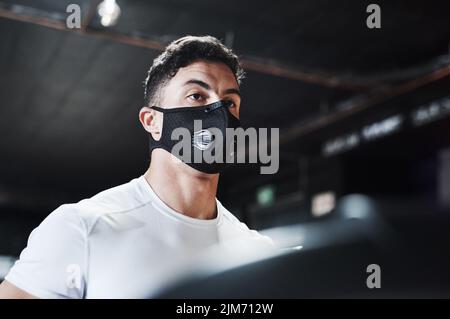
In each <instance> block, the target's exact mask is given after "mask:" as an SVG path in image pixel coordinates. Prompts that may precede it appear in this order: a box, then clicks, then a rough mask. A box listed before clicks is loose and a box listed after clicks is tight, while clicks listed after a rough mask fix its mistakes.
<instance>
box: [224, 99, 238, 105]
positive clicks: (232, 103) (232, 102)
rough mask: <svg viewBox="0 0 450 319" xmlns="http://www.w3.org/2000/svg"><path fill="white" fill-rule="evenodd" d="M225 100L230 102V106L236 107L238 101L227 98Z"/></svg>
mask: <svg viewBox="0 0 450 319" xmlns="http://www.w3.org/2000/svg"><path fill="white" fill-rule="evenodd" d="M225 102H230V103H231V105H230V107H236V103H235V102H234V101H233V100H225Z"/></svg>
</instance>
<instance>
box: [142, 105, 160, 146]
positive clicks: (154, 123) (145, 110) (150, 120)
mask: <svg viewBox="0 0 450 319" xmlns="http://www.w3.org/2000/svg"><path fill="white" fill-rule="evenodd" d="M161 118H162V116H158V115H157V112H156V111H155V110H153V109H151V108H149V107H148V106H144V107H142V108H141V110H140V111H139V121H140V122H141V124H142V126H143V127H144V130H146V131H147V132H149V133H150V134H152V137H153V139H155V140H157V141H158V140H159V139H160V138H161V131H162V123H161V122H162V121H161Z"/></svg>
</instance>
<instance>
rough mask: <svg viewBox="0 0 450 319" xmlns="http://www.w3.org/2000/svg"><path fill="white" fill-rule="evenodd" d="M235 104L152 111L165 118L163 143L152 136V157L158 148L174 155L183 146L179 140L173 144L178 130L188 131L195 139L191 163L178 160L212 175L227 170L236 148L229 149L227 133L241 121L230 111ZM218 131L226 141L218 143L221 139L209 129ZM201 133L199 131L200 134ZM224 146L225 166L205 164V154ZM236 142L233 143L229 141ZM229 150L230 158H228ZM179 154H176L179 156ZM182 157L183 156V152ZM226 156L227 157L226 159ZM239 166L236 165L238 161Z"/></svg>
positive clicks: (192, 140)
mask: <svg viewBox="0 0 450 319" xmlns="http://www.w3.org/2000/svg"><path fill="white" fill-rule="evenodd" d="M231 105H232V102H229V101H218V102H215V103H211V104H208V105H204V106H198V107H179V108H171V109H164V108H160V107H157V106H152V107H151V108H152V109H154V110H156V111H159V112H161V113H163V114H164V119H163V128H162V132H161V138H160V140H159V141H156V140H155V139H153V137H152V135H151V134H150V154H151V153H152V151H153V150H154V149H155V148H162V149H164V150H166V151H167V152H169V153H172V150H173V147H174V146H175V145H176V144H177V143H179V142H180V141H179V140H172V138H171V136H172V132H173V131H174V130H175V129H177V128H185V129H187V130H188V131H189V133H190V137H191V145H190V146H191V147H190V149H191V156H190V157H191V158H190V161H183V158H185V157H186V156H182V157H183V158H182V157H180V156H178V154H174V155H175V156H177V157H178V158H179V159H180V160H182V161H183V162H184V163H185V164H187V165H189V166H191V167H192V168H194V169H196V170H198V171H201V172H203V173H208V174H216V173H219V172H221V171H222V170H223V168H224V167H225V166H226V165H227V162H229V161H230V160H229V159H230V158H232V157H233V154H235V152H233V150H234V146H232V147H231V146H230V145H228V146H227V143H226V142H227V141H228V140H227V139H226V129H227V128H238V127H240V126H241V125H240V121H239V119H237V118H236V117H235V116H234V115H233V114H231V112H230V110H229V107H230V106H231ZM194 120H201V121H202V122H201V123H202V125H201V129H200V130H198V128H197V127H194ZM210 128H216V129H218V130H220V132H221V133H222V134H221V135H222V141H218V140H217V136H215V135H214V133H213V132H212V131H210V130H208V129H210ZM196 129H197V130H196ZM218 142H219V144H218V145H221V147H220V152H221V153H222V154H221V155H222V157H221V158H222V159H223V160H222V162H212V163H208V162H206V161H205V160H204V157H203V152H205V151H208V152H211V148H214V143H218ZM228 142H233V141H228ZM227 150H228V151H229V154H227ZM175 153H176V152H175ZM181 155H183V154H182V152H181ZM223 155H225V156H223ZM199 158H200V159H201V161H200V162H197V163H196V162H195V161H194V159H199ZM234 162H235V161H234Z"/></svg>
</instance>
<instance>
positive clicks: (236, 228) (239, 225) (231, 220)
mask: <svg viewBox="0 0 450 319" xmlns="http://www.w3.org/2000/svg"><path fill="white" fill-rule="evenodd" d="M218 205H220V208H219V209H221V212H222V218H223V222H224V223H226V224H228V226H229V227H230V228H232V229H233V232H234V233H235V236H236V235H237V237H238V238H239V239H246V240H249V241H251V242H254V243H257V244H261V245H263V246H269V247H271V248H274V247H275V245H274V243H273V241H272V239H270V237H268V236H264V235H262V234H260V233H259V232H258V231H256V230H253V229H250V228H249V227H248V226H247V225H246V224H245V223H243V222H241V221H240V220H239V219H238V218H237V217H236V216H235V215H233V214H232V213H231V212H230V211H229V210H228V209H226V208H225V207H224V206H223V205H222V204H220V202H219V203H218ZM238 238H236V237H235V238H234V239H238Z"/></svg>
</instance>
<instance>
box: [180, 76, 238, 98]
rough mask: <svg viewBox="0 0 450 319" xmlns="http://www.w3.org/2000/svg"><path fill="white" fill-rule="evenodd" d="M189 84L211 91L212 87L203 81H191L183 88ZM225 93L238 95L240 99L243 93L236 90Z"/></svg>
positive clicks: (232, 89) (227, 90)
mask: <svg viewBox="0 0 450 319" xmlns="http://www.w3.org/2000/svg"><path fill="white" fill-rule="evenodd" d="M189 84H197V85H199V86H201V87H202V88H204V89H205V90H211V86H210V85H209V84H208V83H206V82H203V81H201V80H196V79H191V80H188V81H186V82H185V83H184V84H183V86H186V85H189ZM224 93H225V94H236V95H238V96H239V97H241V92H240V91H239V90H238V89H236V88H230V89H226V90H225V92H224Z"/></svg>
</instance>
